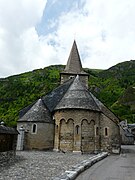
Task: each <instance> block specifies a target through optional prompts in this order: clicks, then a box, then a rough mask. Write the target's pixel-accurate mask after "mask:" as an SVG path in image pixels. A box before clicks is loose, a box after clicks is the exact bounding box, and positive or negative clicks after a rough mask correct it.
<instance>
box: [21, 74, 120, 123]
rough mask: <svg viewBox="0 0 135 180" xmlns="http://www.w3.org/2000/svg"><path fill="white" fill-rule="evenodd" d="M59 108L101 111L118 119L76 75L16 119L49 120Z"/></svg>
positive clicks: (27, 108)
mask: <svg viewBox="0 0 135 180" xmlns="http://www.w3.org/2000/svg"><path fill="white" fill-rule="evenodd" d="M60 109H85V110H92V111H98V112H102V113H103V114H104V115H105V116H107V117H108V118H109V119H111V120H112V121H114V122H115V123H116V124H118V122H119V119H118V117H117V116H115V114H114V113H113V112H112V111H111V110H109V109H108V108H107V107H106V106H105V105H104V104H103V103H102V102H101V101H99V100H98V99H97V98H96V97H95V96H94V95H93V94H92V93H91V92H90V91H88V89H87V88H86V87H85V86H84V85H83V84H82V82H81V81H80V79H79V76H78V75H77V76H76V77H75V78H72V79H69V80H68V81H66V82H65V83H64V84H62V85H60V86H59V87H57V88H56V89H54V90H53V91H52V92H50V93H48V94H47V95H46V96H44V97H42V99H39V100H38V101H37V102H36V103H34V104H32V105H30V106H28V107H26V108H24V109H23V110H22V112H21V117H20V119H19V120H18V121H38V122H39V121H41V122H51V121H52V119H51V115H50V114H51V113H52V112H53V111H55V110H60Z"/></svg>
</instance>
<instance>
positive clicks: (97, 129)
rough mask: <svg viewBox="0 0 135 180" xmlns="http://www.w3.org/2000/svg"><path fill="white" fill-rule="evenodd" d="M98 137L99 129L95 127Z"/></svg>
mask: <svg viewBox="0 0 135 180" xmlns="http://www.w3.org/2000/svg"><path fill="white" fill-rule="evenodd" d="M98 135H99V128H98V127H96V136H98Z"/></svg>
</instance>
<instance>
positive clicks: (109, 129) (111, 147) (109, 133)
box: [100, 114, 121, 153]
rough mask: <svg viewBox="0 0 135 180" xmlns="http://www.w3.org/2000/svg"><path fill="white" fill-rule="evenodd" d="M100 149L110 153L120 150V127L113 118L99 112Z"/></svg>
mask: <svg viewBox="0 0 135 180" xmlns="http://www.w3.org/2000/svg"><path fill="white" fill-rule="evenodd" d="M100 127H101V150H102V151H107V152H111V153H119V152H120V144H121V142H120V141H121V139H120V128H119V125H118V124H116V123H115V122H114V121H113V120H111V119H109V118H108V117H107V116H105V115H104V114H101V121H100Z"/></svg>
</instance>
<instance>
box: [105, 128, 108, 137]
mask: <svg viewBox="0 0 135 180" xmlns="http://www.w3.org/2000/svg"><path fill="white" fill-rule="evenodd" d="M108 133H109V132H108V128H107V127H105V136H108Z"/></svg>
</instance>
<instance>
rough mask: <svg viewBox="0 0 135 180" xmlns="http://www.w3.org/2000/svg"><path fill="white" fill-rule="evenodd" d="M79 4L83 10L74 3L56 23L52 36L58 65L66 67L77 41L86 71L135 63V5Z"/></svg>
mask: <svg viewBox="0 0 135 180" xmlns="http://www.w3.org/2000/svg"><path fill="white" fill-rule="evenodd" d="M78 3H79V1H78ZM80 3H81V6H80V5H79V4H78V5H77V4H76V3H74V5H73V6H72V8H71V9H70V11H68V12H66V13H62V15H61V16H59V18H58V19H57V21H56V22H55V23H56V24H55V27H57V29H56V30H55V31H54V32H53V33H51V37H52V39H51V40H52V41H54V43H56V44H57V45H58V46H57V52H58V53H57V56H58V57H59V58H58V59H59V61H58V62H60V63H64V64H65V63H66V61H67V57H68V54H69V50H70V48H71V44H72V42H73V39H74V37H75V39H76V41H77V44H78V49H79V50H80V54H81V57H82V61H83V66H84V67H89V68H103V69H105V68H109V67H111V66H112V65H115V64H117V63H118V62H122V61H125V60H130V59H135V53H134V50H135V49H134V48H135V38H134V37H135V21H134V18H135V11H134V8H135V2H134V1H133V0H130V1H126V0H119V1H116V0H111V1H108V0H97V1H95V0H91V1H89V0H85V1H84V0H83V1H80ZM78 7H81V8H78ZM74 34H76V35H74Z"/></svg>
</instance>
